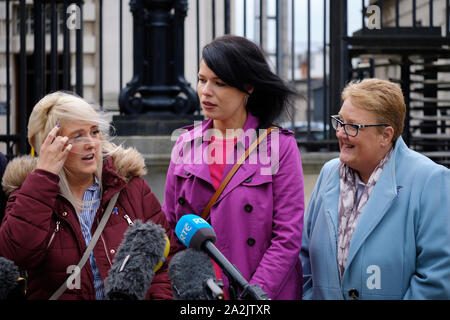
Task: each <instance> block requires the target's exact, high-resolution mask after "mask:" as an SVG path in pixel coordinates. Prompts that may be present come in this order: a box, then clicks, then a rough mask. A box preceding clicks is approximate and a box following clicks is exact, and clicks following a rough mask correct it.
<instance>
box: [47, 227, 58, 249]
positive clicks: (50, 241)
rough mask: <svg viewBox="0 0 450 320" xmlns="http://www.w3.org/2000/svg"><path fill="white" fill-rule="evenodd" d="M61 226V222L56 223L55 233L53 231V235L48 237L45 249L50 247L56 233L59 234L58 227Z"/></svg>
mask: <svg viewBox="0 0 450 320" xmlns="http://www.w3.org/2000/svg"><path fill="white" fill-rule="evenodd" d="M60 224H61V221H56V228H55V231H53V234H52V236H51V237H50V240H49V242H48V244H47V249H48V248H49V247H50V245H51V244H52V242H53V239H54V238H55V234H56V233H57V232H59V225H60Z"/></svg>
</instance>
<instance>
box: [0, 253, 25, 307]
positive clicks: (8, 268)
mask: <svg viewBox="0 0 450 320" xmlns="http://www.w3.org/2000/svg"><path fill="white" fill-rule="evenodd" d="M19 277H20V273H19V268H17V266H16V265H15V264H14V262H12V261H11V260H8V259H6V258H3V257H0V300H5V299H7V298H8V295H9V293H10V292H11V291H13V290H14V288H15V287H16V286H17V284H18V282H17V280H18V279H19Z"/></svg>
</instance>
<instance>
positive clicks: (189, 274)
mask: <svg viewBox="0 0 450 320" xmlns="http://www.w3.org/2000/svg"><path fill="white" fill-rule="evenodd" d="M169 277H170V279H171V283H172V291H173V296H174V299H175V300H208V299H209V297H208V295H207V293H206V290H205V288H204V283H205V282H206V281H207V280H208V279H213V280H214V281H215V279H216V274H215V272H214V267H213V264H212V262H211V259H210V258H209V257H208V256H207V255H206V254H205V253H204V252H202V251H197V250H195V249H186V250H183V251H181V252H179V253H177V254H176V255H175V256H174V257H173V258H172V260H171V261H170V264H169Z"/></svg>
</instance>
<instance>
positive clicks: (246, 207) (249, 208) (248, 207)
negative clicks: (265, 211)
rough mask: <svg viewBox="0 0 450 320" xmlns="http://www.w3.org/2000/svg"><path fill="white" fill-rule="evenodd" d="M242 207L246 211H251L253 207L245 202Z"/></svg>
mask: <svg viewBox="0 0 450 320" xmlns="http://www.w3.org/2000/svg"><path fill="white" fill-rule="evenodd" d="M244 209H245V211H247V212H252V210H253V207H252V205H251V204H246V205H245V207H244Z"/></svg>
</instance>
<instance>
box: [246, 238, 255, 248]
mask: <svg viewBox="0 0 450 320" xmlns="http://www.w3.org/2000/svg"><path fill="white" fill-rule="evenodd" d="M255 242H256V241H255V239H253V238H248V239H247V244H248V245H249V246H250V247H253V246H254V245H255Z"/></svg>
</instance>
